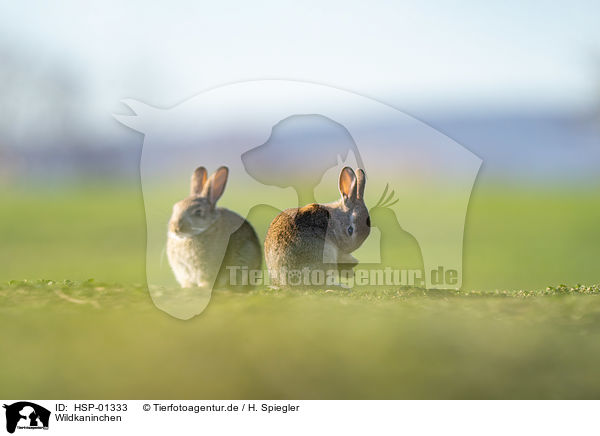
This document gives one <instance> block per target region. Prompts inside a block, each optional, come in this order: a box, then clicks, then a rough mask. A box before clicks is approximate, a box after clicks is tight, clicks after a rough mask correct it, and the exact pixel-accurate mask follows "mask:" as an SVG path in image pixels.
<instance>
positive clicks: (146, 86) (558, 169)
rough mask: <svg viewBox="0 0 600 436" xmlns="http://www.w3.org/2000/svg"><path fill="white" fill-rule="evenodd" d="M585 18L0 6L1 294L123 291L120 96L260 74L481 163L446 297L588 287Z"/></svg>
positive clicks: (594, 245) (165, 93)
mask: <svg viewBox="0 0 600 436" xmlns="http://www.w3.org/2000/svg"><path fill="white" fill-rule="evenodd" d="M598 16H600V4H599V3H598V2H594V1H591V0H590V1H572V2H555V3H548V2H542V1H530V2H527V3H526V4H523V2H517V1H506V2H496V3H495V4H489V3H486V4H483V3H481V2H475V1H463V2H459V3H458V4H457V3H456V2H449V1H448V2H446V1H440V2H430V3H425V2H394V3H382V4H380V5H377V6H373V5H372V4H371V5H367V4H364V3H362V2H348V1H345V2H327V3H326V4H323V3H322V2H303V3H302V4H296V3H292V2H289V3H288V2H253V3H252V4H251V5H250V4H243V3H241V2H227V1H226V2H218V3H216V2H204V3H198V2H192V1H189V2H188V1H177V2H171V3H170V4H169V5H168V6H166V5H164V4H163V6H157V5H153V4H149V3H147V2H141V1H132V2H127V4H123V3H122V2H116V1H104V2H86V3H85V4H83V3H80V2H75V1H66V2H62V3H61V4H60V6H57V5H52V6H51V5H50V4H48V3H45V2H28V1H24V2H18V3H12V4H10V5H8V4H4V5H3V6H2V13H0V201H1V204H2V206H1V211H2V212H1V215H0V237H1V238H0V240H1V244H2V245H1V247H2V248H1V250H0V280H11V279H41V278H44V279H57V280H62V279H87V278H95V279H96V280H101V281H115V282H124V283H142V282H143V281H144V259H145V253H144V249H145V225H144V210H143V202H142V196H141V190H140V180H139V158H140V152H141V147H142V142H143V137H142V135H141V134H139V133H136V132H134V131H132V130H130V129H128V128H126V127H125V126H123V125H121V124H119V123H118V122H117V121H116V120H115V119H114V118H113V117H112V114H114V113H128V110H127V109H126V108H125V107H124V106H123V105H121V104H120V103H119V101H120V100H122V99H125V98H134V99H139V100H141V101H144V102H146V103H148V104H151V105H155V106H157V107H161V108H168V107H172V106H174V105H176V104H178V103H180V102H182V101H184V100H186V99H188V98H190V97H192V96H193V95H195V94H197V93H199V92H201V91H204V90H207V89H210V88H213V87H216V86H219V85H224V84H228V83H233V82H237V81H243V80H253V79H271V78H273V79H292V80H303V81H311V82H316V83H320V84H325V85H330V86H334V87H339V88H342V89H346V90H349V91H352V92H355V93H358V94H362V95H365V96H367V97H370V98H373V99H376V100H379V101H382V102H384V103H387V104H389V105H392V106H394V107H395V108H398V109H399V110H402V111H404V112H406V113H408V114H409V115H411V116H414V117H416V118H417V119H419V120H421V121H423V122H425V123H427V124H428V125H430V126H431V127H433V128H435V129H437V130H439V131H440V132H442V133H444V134H446V135H447V136H449V137H450V138H452V139H454V140H456V141H457V142H458V143H459V144H461V145H463V146H464V147H466V148H467V149H469V150H471V151H472V152H473V153H475V154H476V155H478V156H479V157H481V158H482V159H483V166H482V168H481V171H480V173H479V176H478V179H477V182H476V184H475V189H474V191H473V194H472V197H471V203H470V206H469V211H468V215H467V223H466V227H465V246H464V281H463V288H465V289H504V288H510V289H520V288H540V287H545V286H547V285H554V284H558V283H562V282H565V283H578V282H582V283H594V282H595V283H597V282H598V281H599V280H600V268H598V263H599V260H598V254H597V253H598V247H599V246H600V225H599V223H600V190H599V187H600V183H599V177H598V163H599V162H600V139H599V138H600V27H599V26H598V25H597V17H598ZM186 178H187V175H186ZM185 183H187V182H185ZM400 242H401V241H399V243H400ZM405 242H406V241H405ZM407 244H414V241H411V240H408V242H407Z"/></svg>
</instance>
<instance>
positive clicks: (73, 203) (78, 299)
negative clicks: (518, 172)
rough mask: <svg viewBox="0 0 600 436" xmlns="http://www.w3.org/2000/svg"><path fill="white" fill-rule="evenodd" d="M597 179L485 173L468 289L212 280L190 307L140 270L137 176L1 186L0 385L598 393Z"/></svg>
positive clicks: (364, 394) (236, 394) (361, 394)
mask: <svg viewBox="0 0 600 436" xmlns="http://www.w3.org/2000/svg"><path fill="white" fill-rule="evenodd" d="M597 193H598V189H597V188H594V189H592V188H589V189H585V190H583V189H577V190H575V189H574V190H567V189H565V190H562V191H560V190H556V189H554V190H537V191H536V190H529V191H523V190H520V189H516V188H515V189H510V188H506V187H504V188H503V189H498V188H496V187H494V186H487V187H486V186H478V187H477V188H476V190H475V192H474V193H473V197H472V201H471V204H470V209H469V215H468V220H467V226H466V233H465V259H464V268H465V276H464V286H463V291H461V292H452V291H447V292H442V291H435V292H433V291H430V292H423V291H420V290H407V289H385V290H378V291H373V290H368V291H367V290H362V289H355V290H354V291H352V292H349V293H348V292H340V291H335V292H282V291H279V292H275V291H267V290H257V291H255V292H252V293H249V294H235V293H229V292H220V293H215V294H214V295H213V298H212V301H211V303H210V305H209V306H208V308H207V310H206V311H205V312H204V313H203V314H202V315H201V316H199V317H197V318H195V319H193V320H190V321H181V320H177V319H174V318H172V317H170V316H168V315H166V314H165V313H162V312H160V311H159V310H157V309H156V308H155V307H154V305H153V304H152V302H151V300H150V297H149V295H148V293H147V291H146V289H145V287H144V286H143V283H144V247H145V228H144V215H143V206H142V201H141V196H140V193H139V190H137V189H135V188H128V187H107V186H85V187H79V188H77V189H61V190H56V191H53V190H51V189H49V188H47V189H42V190H36V191H32V190H27V191H25V190H22V191H19V190H18V189H13V190H11V191H4V192H0V200H1V201H2V210H3V213H2V215H1V216H0V236H1V238H2V239H1V240H2V249H1V250H0V330H1V331H2V332H3V334H2V340H1V341H0V350H1V351H2V353H1V356H2V358H1V362H2V363H1V365H0V367H1V371H0V391H1V393H2V396H3V397H5V398H34V399H35V398H38V399H40V398H159V397H160V398H248V397H250V398H598V397H600V378H598V377H597V368H598V366H599V365H600V289H599V288H598V287H597V286H594V285H593V284H595V283H600V269H599V268H598V264H599V262H600V259H599V257H598V247H599V246H600V228H599V227H598V223H600V201H598V195H597ZM90 278H93V280H88V279H90ZM40 279H45V280H40ZM561 283H567V284H575V283H583V284H585V286H574V287H566V286H559V285H560V284H561ZM548 286H555V287H550V288H548Z"/></svg>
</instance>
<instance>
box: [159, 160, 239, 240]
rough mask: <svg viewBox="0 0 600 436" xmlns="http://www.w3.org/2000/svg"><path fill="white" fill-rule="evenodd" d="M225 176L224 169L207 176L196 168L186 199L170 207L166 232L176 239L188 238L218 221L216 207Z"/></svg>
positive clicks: (203, 170) (225, 182)
mask: <svg viewBox="0 0 600 436" xmlns="http://www.w3.org/2000/svg"><path fill="white" fill-rule="evenodd" d="M228 174H229V170H228V169H227V167H221V168H219V169H218V170H217V171H215V173H214V174H213V175H211V176H210V177H207V172H206V168H204V167H198V168H196V170H195V171H194V173H193V174H192V181H191V186H190V195H189V197H187V198H184V199H183V200H181V201H179V202H177V203H175V205H174V206H173V214H172V215H171V219H170V220H169V233H171V234H172V235H174V236H176V237H190V236H195V235H199V234H200V233H202V232H204V231H205V230H207V229H208V228H210V227H211V226H212V225H213V224H214V223H215V222H216V221H217V220H218V218H219V215H220V213H219V209H217V208H216V204H217V200H219V198H221V196H222V195H223V191H224V190H225V185H226V184H227V176H228Z"/></svg>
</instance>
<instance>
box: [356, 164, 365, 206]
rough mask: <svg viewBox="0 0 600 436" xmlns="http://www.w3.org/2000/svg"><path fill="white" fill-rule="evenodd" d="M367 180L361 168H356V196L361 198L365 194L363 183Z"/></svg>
mask: <svg viewBox="0 0 600 436" xmlns="http://www.w3.org/2000/svg"><path fill="white" fill-rule="evenodd" d="M366 182H367V175H366V174H365V172H364V171H363V170H362V169H360V168H359V169H358V171H357V172H356V198H357V199H358V200H362V199H363V197H364V195H365V183H366Z"/></svg>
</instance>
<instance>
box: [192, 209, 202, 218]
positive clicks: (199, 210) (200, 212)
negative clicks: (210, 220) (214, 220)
mask: <svg viewBox="0 0 600 436" xmlns="http://www.w3.org/2000/svg"><path fill="white" fill-rule="evenodd" d="M194 215H195V216H202V215H204V211H203V210H202V209H197V210H196V211H194Z"/></svg>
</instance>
